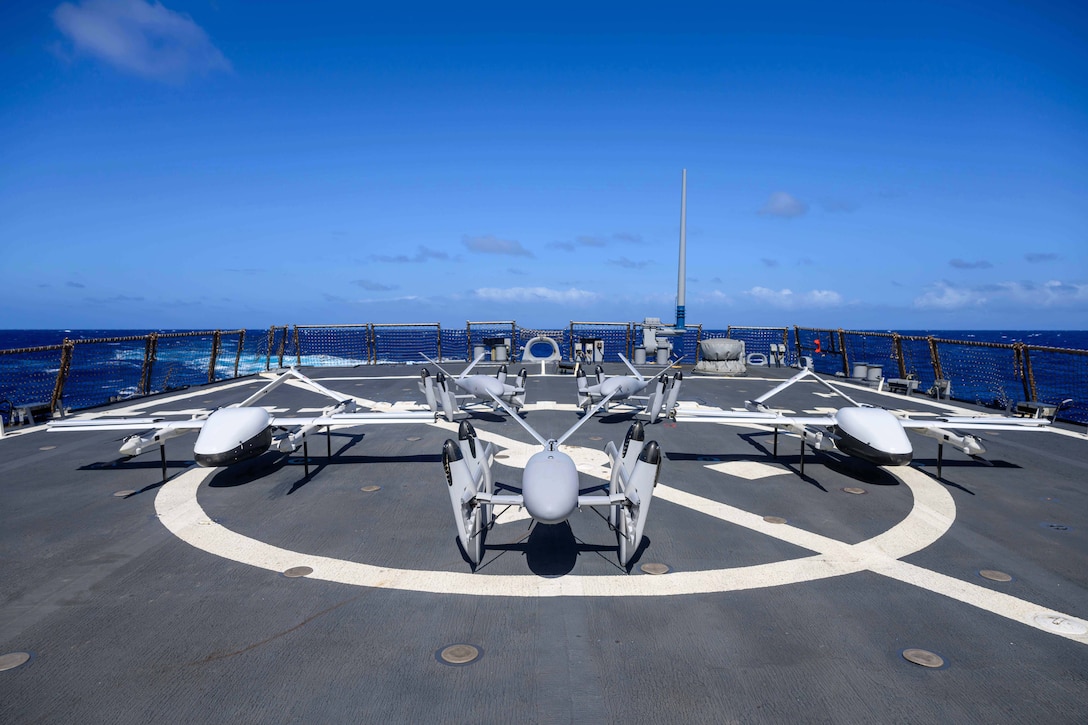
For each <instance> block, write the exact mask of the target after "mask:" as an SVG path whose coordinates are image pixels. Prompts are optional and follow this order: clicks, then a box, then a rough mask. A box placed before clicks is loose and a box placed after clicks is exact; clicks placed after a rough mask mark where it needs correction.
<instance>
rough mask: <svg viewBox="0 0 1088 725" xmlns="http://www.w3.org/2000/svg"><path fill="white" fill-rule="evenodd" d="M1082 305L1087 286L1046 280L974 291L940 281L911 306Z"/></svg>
mask: <svg viewBox="0 0 1088 725" xmlns="http://www.w3.org/2000/svg"><path fill="white" fill-rule="evenodd" d="M1086 302H1088V284H1070V283H1068V282H1061V281H1059V280H1049V281H1047V282H1043V283H1036V282H999V283H997V284H990V285H981V286H978V287H957V286H955V285H953V284H951V283H950V282H947V281H945V280H941V281H939V282H935V283H934V284H933V285H931V286H930V288H929V289H928V290H926V291H925V292H924V293H923V294H922V295H921V296H919V297H917V298H915V300H914V306H915V307H916V308H918V309H923V310H925V309H931V310H961V309H964V308H967V307H981V306H983V305H1016V306H1018V307H1021V308H1023V307H1029V308H1046V307H1062V306H1067V305H1076V304H1082V303H1086Z"/></svg>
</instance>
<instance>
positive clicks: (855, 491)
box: [842, 486, 868, 496]
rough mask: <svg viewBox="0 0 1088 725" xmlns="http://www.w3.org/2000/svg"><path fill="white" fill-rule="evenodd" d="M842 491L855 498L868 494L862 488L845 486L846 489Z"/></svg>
mask: <svg viewBox="0 0 1088 725" xmlns="http://www.w3.org/2000/svg"><path fill="white" fill-rule="evenodd" d="M842 490H843V492H845V493H852V494H854V495H855V496H860V495H862V494H863V493H868V491H866V490H865V489H864V488H858V487H857V486H847V487H846V488H844V489H842Z"/></svg>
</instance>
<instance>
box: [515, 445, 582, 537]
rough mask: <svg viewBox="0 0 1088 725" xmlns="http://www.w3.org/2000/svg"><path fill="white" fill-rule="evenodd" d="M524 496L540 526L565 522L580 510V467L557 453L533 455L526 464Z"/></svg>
mask: <svg viewBox="0 0 1088 725" xmlns="http://www.w3.org/2000/svg"><path fill="white" fill-rule="evenodd" d="M521 494H522V498H523V505H524V506H525V510H526V511H527V512H528V513H529V515H530V516H532V517H533V518H534V519H536V520H537V521H539V522H540V523H542V524H558V523H560V522H562V521H566V519H567V517H569V516H570V515H571V514H572V513H574V510H575V509H576V508H578V467H577V466H576V465H575V463H574V460H573V459H572V458H571V457H570V456H568V455H567V454H566V453H561V452H560V451H558V450H543V451H540V452H539V453H534V454H533V455H532V456H531V457H530V458H529V460H528V461H527V462H526V464H525V473H524V474H523V475H522V478H521Z"/></svg>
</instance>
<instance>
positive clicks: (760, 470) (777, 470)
mask: <svg viewBox="0 0 1088 725" xmlns="http://www.w3.org/2000/svg"><path fill="white" fill-rule="evenodd" d="M705 468H709V469H710V470H712V471H717V472H718V473H724V474H726V475H728V476H736V477H737V478H746V479H748V480H749V481H756V480H759V479H760V478H768V477H770V476H783V475H785V474H787V473H792V472H791V471H789V470H787V469H784V468H782V467H781V466H773V465H771V464H769V463H760V462H759V461H728V462H726V463H714V464H711V465H709V466H705Z"/></svg>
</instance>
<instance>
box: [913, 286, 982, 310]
mask: <svg viewBox="0 0 1088 725" xmlns="http://www.w3.org/2000/svg"><path fill="white" fill-rule="evenodd" d="M984 304H986V297H985V295H983V294H981V293H980V292H979V291H978V290H972V289H970V288H960V287H954V286H953V285H951V284H949V283H948V282H944V281H941V282H937V283H935V284H933V285H931V288H930V289H928V290H926V292H925V293H924V294H923V295H922V296H921V297H917V298H916V299H915V300H914V306H915V307H917V308H919V309H923V310H961V309H963V308H965V307H977V306H981V305H984Z"/></svg>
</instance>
